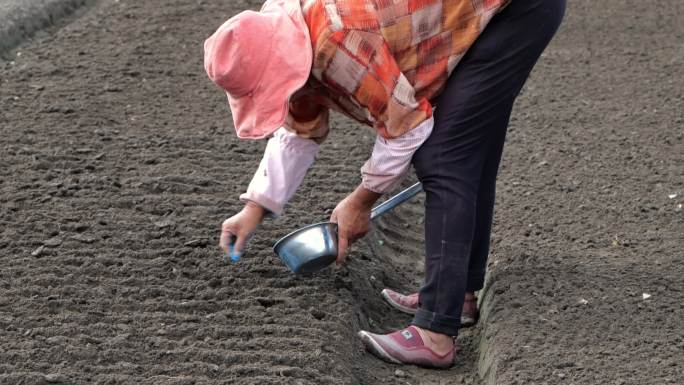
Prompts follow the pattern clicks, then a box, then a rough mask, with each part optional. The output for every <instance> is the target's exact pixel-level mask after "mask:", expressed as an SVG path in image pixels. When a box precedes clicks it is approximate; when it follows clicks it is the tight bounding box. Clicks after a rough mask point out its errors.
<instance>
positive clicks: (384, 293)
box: [380, 289, 417, 315]
mask: <svg viewBox="0 0 684 385" xmlns="http://www.w3.org/2000/svg"><path fill="white" fill-rule="evenodd" d="M380 295H382V298H384V299H385V302H387V303H388V304H389V305H390V306H392V307H393V308H395V309H397V310H399V311H401V312H403V313H406V314H411V315H414V314H416V311H417V310H416V309H412V308H410V307H406V306H403V305H401V304H398V303H396V302H394V300H392V298H391V297H390V296H389V295H388V294H387V291H386V289H383V290H382V291H381V292H380Z"/></svg>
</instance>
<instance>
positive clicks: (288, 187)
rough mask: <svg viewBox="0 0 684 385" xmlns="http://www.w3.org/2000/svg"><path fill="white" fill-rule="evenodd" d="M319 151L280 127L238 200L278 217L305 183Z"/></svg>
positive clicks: (310, 141) (269, 142) (313, 145)
mask: <svg viewBox="0 0 684 385" xmlns="http://www.w3.org/2000/svg"><path fill="white" fill-rule="evenodd" d="M318 148H319V145H318V144H317V143H316V142H314V141H313V140H311V139H305V138H300V137H298V136H297V135H296V134H295V133H292V132H290V131H287V130H286V129H285V128H282V127H281V128H280V129H278V130H277V131H276V132H275V133H274V134H273V137H272V138H271V139H269V140H268V144H267V145H266V151H264V157H263V158H262V159H261V163H259V168H258V169H257V171H256V173H254V177H253V178H252V181H251V182H250V184H249V187H247V192H246V193H244V194H242V195H240V200H243V201H245V200H249V201H253V202H255V203H257V204H258V205H260V206H261V207H263V208H265V209H266V210H268V211H270V212H271V213H272V214H273V215H275V216H279V215H280V214H282V211H283V208H284V207H285V205H286V204H287V202H289V201H290V199H291V198H292V196H293V195H294V193H295V192H296V191H297V188H298V187H299V185H300V184H301V183H302V181H303V180H304V176H305V175H306V172H307V170H308V169H309V167H311V165H312V164H313V162H314V159H315V157H316V154H317V153H318Z"/></svg>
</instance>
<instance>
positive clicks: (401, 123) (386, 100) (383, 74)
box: [286, 0, 509, 139]
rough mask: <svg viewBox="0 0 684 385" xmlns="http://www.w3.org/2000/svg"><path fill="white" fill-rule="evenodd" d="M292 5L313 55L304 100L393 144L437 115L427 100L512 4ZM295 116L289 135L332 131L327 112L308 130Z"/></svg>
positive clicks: (371, 1) (346, 1) (467, 0)
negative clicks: (309, 98)
mask: <svg viewBox="0 0 684 385" xmlns="http://www.w3.org/2000/svg"><path fill="white" fill-rule="evenodd" d="M295 1H300V5H301V7H302V11H303V14H304V18H305V20H306V23H307V25H308V26H309V32H310V36H311V42H312V47H313V51H314V52H313V54H314V62H313V68H312V76H311V77H310V79H309V81H308V83H307V85H306V86H305V87H306V88H308V90H306V91H305V92H303V93H305V94H309V95H311V94H315V95H317V96H316V100H317V102H318V103H320V104H321V105H323V106H325V107H327V108H331V109H334V110H337V111H339V112H342V113H344V114H346V115H348V116H350V117H351V118H353V119H356V120H358V121H361V122H365V123H367V124H369V125H371V126H373V127H374V128H375V129H376V131H377V132H378V134H379V135H381V136H382V137H384V138H388V139H389V138H395V137H398V136H400V135H402V134H404V133H406V132H407V131H409V130H411V129H412V128H414V127H416V126H417V125H418V124H420V123H421V122H423V121H424V120H425V119H428V118H429V117H430V116H431V115H432V107H431V105H430V99H431V98H433V97H434V96H436V95H437V94H438V93H439V91H440V90H441V89H442V87H443V86H444V84H445V82H446V80H447V78H448V76H449V74H450V73H451V71H452V70H453V69H454V67H456V65H457V64H458V62H459V60H460V59H461V58H462V57H463V55H464V54H465V52H466V50H467V49H468V48H469V47H470V46H471V45H472V44H473V42H474V41H475V39H477V37H478V36H479V35H480V33H481V32H482V30H483V29H484V28H485V26H486V25H487V23H488V22H489V21H490V19H491V18H492V17H493V16H494V14H496V13H497V12H498V11H499V10H500V9H501V8H503V7H504V6H505V5H506V4H507V3H508V1H509V0H295ZM293 98H296V95H295V96H293ZM290 109H291V115H290V117H289V118H288V121H287V123H286V124H287V125H288V126H289V128H290V129H292V130H294V131H296V132H297V133H299V134H301V135H303V136H308V137H318V136H319V135H324V134H321V133H325V132H327V121H326V120H327V112H325V111H323V110H322V111H321V115H320V116H319V118H317V119H314V120H315V123H314V124H311V122H312V121H311V120H309V122H307V124H304V123H298V122H297V119H295V118H293V116H292V115H298V114H297V111H296V103H294V104H293V103H291V104H290ZM324 113H325V114H326V115H325V117H324V118H321V117H323V115H322V114H324ZM314 132H315V133H316V134H313V133H314Z"/></svg>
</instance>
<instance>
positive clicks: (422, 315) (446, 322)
mask: <svg viewBox="0 0 684 385" xmlns="http://www.w3.org/2000/svg"><path fill="white" fill-rule="evenodd" d="M411 324H412V325H413V326H418V327H419V328H421V329H427V330H429V331H431V332H435V333H441V334H446V335H448V336H452V337H456V336H457V335H458V328H459V327H460V326H461V319H460V318H456V317H450V316H446V315H441V314H437V313H434V312H431V311H427V310H425V309H418V311H417V312H416V315H415V316H414V317H413V322H411Z"/></svg>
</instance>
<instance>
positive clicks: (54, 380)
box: [45, 374, 67, 384]
mask: <svg viewBox="0 0 684 385" xmlns="http://www.w3.org/2000/svg"><path fill="white" fill-rule="evenodd" d="M45 381H47V382H49V383H51V384H58V383H63V382H66V381H67V378H66V377H65V376H63V375H61V374H47V375H45Z"/></svg>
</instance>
